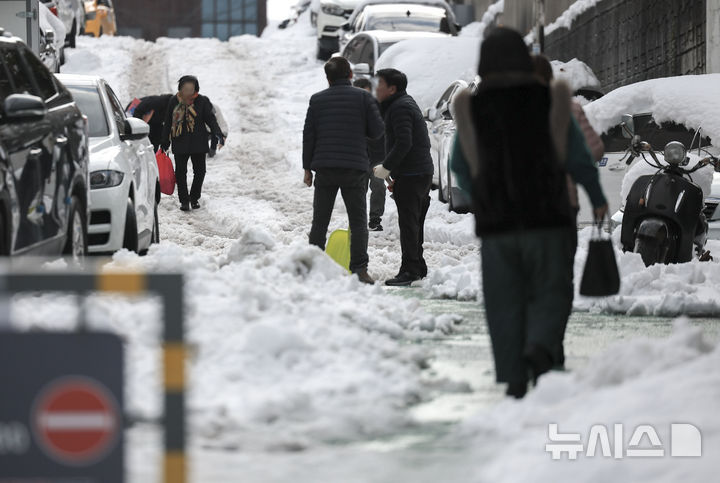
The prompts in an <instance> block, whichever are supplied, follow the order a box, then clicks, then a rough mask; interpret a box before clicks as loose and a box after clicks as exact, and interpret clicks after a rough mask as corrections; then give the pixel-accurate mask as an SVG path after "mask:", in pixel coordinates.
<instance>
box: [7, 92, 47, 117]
mask: <svg viewBox="0 0 720 483" xmlns="http://www.w3.org/2000/svg"><path fill="white" fill-rule="evenodd" d="M3 111H4V112H5V117H7V118H8V119H9V120H15V121H40V120H42V119H43V118H45V116H46V115H47V112H48V109H47V106H46V105H45V102H43V100H42V99H40V98H39V97H37V96H31V95H29V94H13V95H11V96H8V97H7V98H6V99H5V102H4V103H3Z"/></svg>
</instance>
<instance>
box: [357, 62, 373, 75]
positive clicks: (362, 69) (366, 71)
mask: <svg viewBox="0 0 720 483" xmlns="http://www.w3.org/2000/svg"><path fill="white" fill-rule="evenodd" d="M353 73H354V74H355V75H371V74H372V73H371V72H370V64H365V63H363V64H355V67H353Z"/></svg>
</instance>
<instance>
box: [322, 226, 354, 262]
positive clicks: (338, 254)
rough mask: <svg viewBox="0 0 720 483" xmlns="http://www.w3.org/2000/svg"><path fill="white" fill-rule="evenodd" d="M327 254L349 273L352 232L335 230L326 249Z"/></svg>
mask: <svg viewBox="0 0 720 483" xmlns="http://www.w3.org/2000/svg"><path fill="white" fill-rule="evenodd" d="M325 253H327V254H328V255H329V256H330V258H332V259H333V260H335V262H336V263H337V264H338V265H340V266H341V267H343V268H344V269H345V270H347V271H348V272H349V271H350V230H335V231H334V232H332V233H331V234H330V239H329V240H328V242H327V246H326V247H325Z"/></svg>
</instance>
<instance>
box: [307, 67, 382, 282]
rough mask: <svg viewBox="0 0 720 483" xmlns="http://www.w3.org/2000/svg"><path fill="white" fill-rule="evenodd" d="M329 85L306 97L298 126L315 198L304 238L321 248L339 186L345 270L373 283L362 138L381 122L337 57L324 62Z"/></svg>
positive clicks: (378, 131) (377, 133)
mask: <svg viewBox="0 0 720 483" xmlns="http://www.w3.org/2000/svg"><path fill="white" fill-rule="evenodd" d="M325 75H326V76H327V79H328V83H329V84H330V87H329V88H327V89H325V90H324V91H322V92H318V93H317V94H315V95H313V96H312V98H310V106H309V107H308V111H307V117H306V118H305V128H304V131H303V168H304V169H305V184H307V185H308V186H312V185H313V173H312V172H313V171H315V198H314V201H313V222H312V228H311V230H310V243H311V244H313V245H316V246H318V247H320V248H321V249H323V250H324V249H325V243H326V241H327V229H328V225H329V224H330V217H331V216H332V211H333V207H334V206H335V198H336V197H337V192H338V190H339V191H340V192H341V194H342V197H343V201H344V202H345V208H346V209H347V213H348V219H349V222H350V271H351V272H353V273H355V274H357V275H358V278H359V279H360V281H362V282H364V283H370V284H372V283H374V280H372V278H370V276H369V275H368V273H367V266H368V261H369V260H368V254H367V245H368V227H367V223H368V220H367V203H366V196H367V189H368V172H369V170H370V159H369V158H368V142H367V140H368V138H370V139H378V138H380V137H381V136H382V135H383V122H382V118H381V117H380V112H379V110H378V107H377V102H375V99H373V97H372V95H371V94H370V93H368V92H366V91H364V90H362V89H357V88H355V87H353V86H352V83H351V79H352V70H351V69H350V64H349V63H348V61H347V60H346V59H344V58H342V57H337V58H333V59H330V60H329V61H328V63H327V64H325Z"/></svg>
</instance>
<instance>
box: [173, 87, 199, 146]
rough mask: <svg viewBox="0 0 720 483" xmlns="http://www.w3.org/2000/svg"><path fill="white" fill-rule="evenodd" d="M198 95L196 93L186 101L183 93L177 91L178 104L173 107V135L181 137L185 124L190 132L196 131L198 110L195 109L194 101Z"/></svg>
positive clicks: (186, 129)
mask: <svg viewBox="0 0 720 483" xmlns="http://www.w3.org/2000/svg"><path fill="white" fill-rule="evenodd" d="M197 96H198V94H197V93H195V94H194V95H193V96H192V98H190V102H185V100H184V99H183V97H182V95H180V93H179V92H178V93H177V96H176V97H177V100H178V105H177V106H175V109H173V115H172V129H171V130H170V133H171V134H172V137H174V138H178V137H180V136H181V135H182V133H183V126H185V131H186V132H188V133H191V132H194V131H195V118H196V117H197V112H196V111H195V106H194V103H195V99H197Z"/></svg>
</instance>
